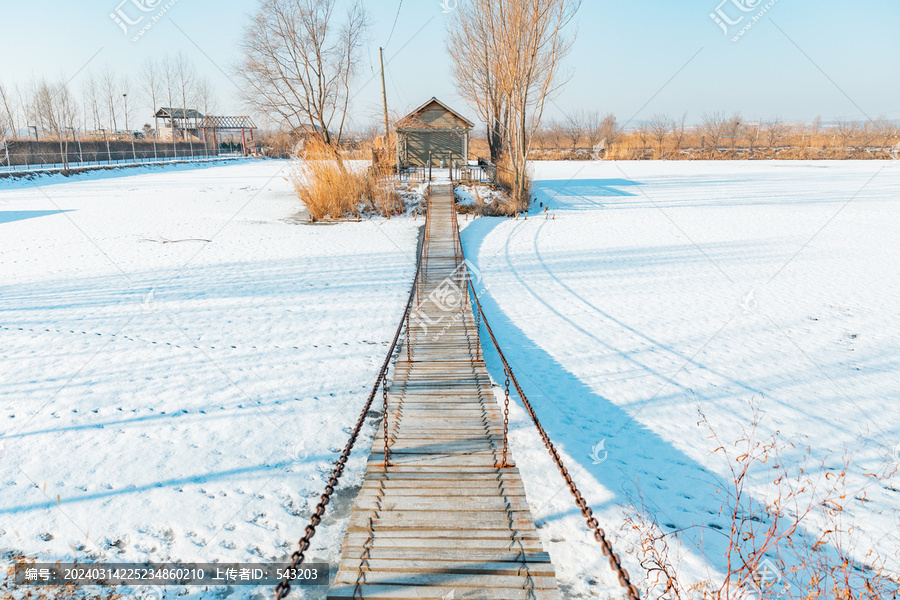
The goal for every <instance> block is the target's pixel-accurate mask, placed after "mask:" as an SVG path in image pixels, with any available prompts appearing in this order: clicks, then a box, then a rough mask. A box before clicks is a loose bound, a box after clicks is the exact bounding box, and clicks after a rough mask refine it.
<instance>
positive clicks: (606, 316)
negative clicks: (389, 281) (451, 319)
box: [461, 162, 900, 598]
mask: <svg viewBox="0 0 900 600" xmlns="http://www.w3.org/2000/svg"><path fill="white" fill-rule="evenodd" d="M534 170H535V173H534V175H535V177H534V178H535V180H536V191H537V202H542V203H543V204H544V205H545V206H549V213H550V214H555V220H545V218H544V216H543V214H537V213H538V212H539V211H541V210H543V209H542V208H541V207H540V206H539V205H538V204H537V203H536V205H535V209H534V210H533V213H532V216H531V217H530V218H529V219H528V220H523V219H522V218H520V219H519V220H518V221H514V220H509V219H489V218H483V219H476V220H475V221H474V222H473V221H469V222H468V224H466V223H465V222H463V221H462V220H461V225H466V228H465V230H464V231H463V234H462V238H463V242H464V246H465V250H466V257H467V258H468V259H469V260H470V261H473V262H474V263H475V265H477V267H478V268H479V269H480V270H481V272H482V274H483V276H484V284H485V285H486V286H487V287H488V292H487V293H486V294H485V296H484V299H483V300H482V302H483V303H484V305H485V309H486V310H487V311H488V317H489V318H490V320H491V321H492V325H493V326H494V328H495V330H497V332H498V337H499V338H500V340H501V344H503V345H504V351H505V352H507V354H508V358H509V359H510V360H511V362H512V363H513V368H514V369H516V370H517V372H518V373H520V376H519V377H520V380H521V382H522V384H523V386H524V388H525V391H526V393H527V394H528V395H529V397H530V398H531V400H532V403H533V404H535V407H536V410H537V411H538V413H539V415H540V416H541V417H542V419H543V421H544V423H545V426H546V427H547V428H548V430H549V433H550V435H551V437H552V438H553V439H554V440H555V441H556V442H557V443H558V444H559V446H560V447H561V448H562V450H563V451H564V455H565V457H566V458H567V462H568V466H569V470H570V471H571V472H572V473H573V476H574V477H575V479H576V481H577V483H578V484H579V486H580V487H581V490H582V492H583V493H584V494H585V496H586V497H587V499H588V500H589V503H590V504H591V506H593V507H594V509H595V510H596V511H597V515H598V519H599V520H600V522H601V525H602V526H603V527H604V528H605V529H606V531H607V532H608V533H609V534H616V533H617V532H619V530H620V528H621V527H623V526H624V525H625V521H624V520H623V516H622V508H623V507H624V506H628V505H630V504H631V503H637V504H640V503H643V504H644V505H646V507H647V509H648V510H649V511H651V512H652V513H653V514H654V515H655V516H656V517H657V518H658V519H659V521H660V523H661V524H662V525H663V526H664V528H666V530H672V529H677V528H686V527H692V526H701V527H703V528H704V529H703V530H702V531H703V536H704V537H703V544H704V545H705V546H706V548H707V556H706V557H705V558H704V557H703V556H701V555H700V553H699V552H696V551H694V552H693V553H691V554H690V555H689V556H687V557H686V559H685V563H684V565H682V567H683V569H684V570H685V573H686V574H687V575H688V576H689V577H690V578H692V579H694V580H701V579H705V578H707V577H709V575H710V574H709V573H708V572H707V567H706V564H705V563H706V560H708V561H709V563H710V565H711V567H712V568H713V571H714V570H715V568H717V567H720V566H721V561H720V559H719V558H718V557H719V556H721V551H722V550H723V544H722V542H721V539H720V538H721V537H722V536H721V535H720V534H717V533H716V531H715V530H716V529H717V528H724V530H725V531H726V532H727V531H728V529H729V527H730V524H729V522H728V519H727V515H724V514H720V513H719V511H720V509H721V507H722V500H723V499H722V498H721V494H719V495H718V496H714V495H713V493H714V492H715V490H716V489H717V488H719V487H720V486H722V485H723V484H726V483H727V481H728V480H729V474H728V472H727V465H726V464H725V463H724V462H723V459H722V457H721V454H715V455H714V454H712V452H713V450H714V449H715V448H716V444H715V442H714V441H713V440H710V439H708V436H709V431H708V430H707V429H706V428H705V427H704V426H703V425H702V424H701V423H700V421H701V416H700V411H702V414H703V415H705V416H706V418H707V419H708V420H709V422H710V424H711V425H712V427H713V428H714V430H715V431H716V433H717V434H718V435H719V436H720V438H721V439H722V440H726V441H728V442H733V441H736V440H738V439H739V438H740V437H741V435H742V431H743V430H744V429H746V428H748V427H749V425H750V420H751V417H752V413H751V409H750V406H749V401H750V400H751V399H753V400H754V401H756V402H758V404H759V405H760V408H761V410H762V411H763V413H764V415H763V418H762V421H761V423H760V427H761V432H762V433H764V434H768V433H774V432H775V431H780V432H781V435H782V436H784V437H787V438H790V439H793V440H795V441H796V442H797V447H796V448H795V449H794V450H793V451H792V453H791V454H790V455H789V456H787V457H786V458H787V459H788V460H792V461H794V462H799V461H800V460H801V459H802V457H803V455H804V454H805V452H806V447H807V446H808V447H809V448H810V452H811V455H812V457H813V459H814V461H818V460H822V461H825V464H826V465H827V466H829V467H833V466H836V465H838V464H839V463H840V459H841V457H843V456H844V455H846V454H852V456H853V459H852V463H851V473H850V475H849V476H848V487H849V489H850V490H853V491H859V490H864V494H863V493H862V492H860V493H857V494H855V495H853V494H851V497H850V498H848V499H847V501H846V506H845V510H844V513H843V515H844V519H845V521H846V523H847V524H848V525H855V526H858V527H859V528H860V530H861V533H860V535H861V541H860V543H859V548H864V547H865V545H866V543H871V544H872V545H874V546H875V547H876V548H878V550H879V551H880V552H881V553H882V555H883V556H885V557H886V558H888V559H889V564H890V566H891V567H892V568H893V569H894V572H896V571H897V570H898V568H900V556H898V554H897V553H898V548H900V517H898V512H897V509H898V506H900V492H898V491H897V490H898V489H900V486H898V485H897V483H896V481H895V482H894V483H893V487H891V484H889V483H877V482H874V483H873V482H872V481H871V480H870V478H867V477H866V476H865V474H866V473H871V472H875V471H877V470H879V469H880V468H883V467H885V466H888V467H889V466H890V465H891V464H892V461H898V462H897V463H896V464H900V451H898V450H900V449H898V444H900V411H898V409H897V406H898V401H900V377H898V367H900V364H898V363H900V319H898V318H897V313H898V301H897V298H898V297H900V272H898V269H897V263H898V257H900V204H898V195H897V190H898V189H900V163H898V162H834V163H821V162H817V163H812V162H786V163H778V162H752V163H750V162H748V163H739V162H722V163H711V162H706V163H703V162H678V163H669V162H646V163H642V162H624V163H607V162H603V163H535V164H534ZM488 356H489V358H490V354H488ZM489 366H490V368H491V373H492V375H493V376H494V379H495V380H497V379H500V378H501V377H502V369H501V368H500V367H499V365H498V363H497V361H493V362H492V363H490V364H489ZM515 416H516V420H515V430H514V431H515V433H514V439H515V442H514V445H513V451H514V453H515V455H516V460H517V462H518V464H519V466H520V468H521V469H522V471H523V476H524V477H525V478H526V485H527V487H528V492H529V501H530V503H531V505H532V508H533V510H534V512H535V517H536V518H537V519H538V520H539V521H540V522H542V525H541V527H542V532H543V535H544V537H545V544H546V546H548V547H549V551H550V553H551V555H552V557H553V559H554V563H555V565H556V568H557V572H558V575H559V577H560V583H561V585H562V586H563V587H564V588H565V589H566V590H567V592H566V593H565V594H564V595H565V596H566V597H572V598H578V597H605V594H607V593H609V594H617V593H618V585H617V583H616V582H615V579H614V578H613V576H612V574H611V572H610V570H609V567H608V566H607V564H606V561H605V560H604V559H603V557H602V556H601V554H600V551H599V545H598V544H596V543H595V542H593V540H592V539H591V538H589V536H588V534H587V533H586V528H585V526H584V520H583V518H582V517H581V515H580V514H579V513H578V511H577V509H576V507H575V504H574V503H573V501H572V498H571V496H570V494H569V492H568V490H567V489H565V488H564V487H563V481H562V478H561V477H560V476H559V475H558V474H557V473H556V472H555V468H554V467H553V465H552V463H551V461H550V458H549V457H548V456H547V452H546V450H545V449H544V448H543V446H542V445H541V444H540V443H539V441H538V438H537V435H536V434H535V433H534V430H533V427H532V426H531V425H530V422H528V421H526V419H527V416H526V415H525V413H524V411H522V410H517V411H516V415H515ZM601 442H602V446H601ZM773 479H774V477H771V476H770V474H769V473H767V472H765V471H755V472H754V473H753V477H752V480H751V481H752V486H751V491H752V493H753V494H754V497H755V498H757V499H759V500H761V501H762V500H770V499H771V498H770V497H769V496H768V494H770V493H771V491H772V487H771V484H772V480H773ZM808 525H809V524H808ZM813 525H814V524H813ZM813 529H815V527H813ZM692 531H693V532H694V533H691V532H692ZM698 531H699V530H697V529H693V530H689V532H688V537H689V538H690V537H693V538H697V537H698V534H697V532H698ZM635 541H636V538H635V537H634V536H633V535H631V534H626V535H625V537H624V538H623V539H621V540H620V541H619V542H618V543H617V550H618V551H619V552H625V551H627V550H633V549H634V546H633V543H634V542H635ZM696 541H698V542H699V540H696ZM591 557H593V558H591ZM854 558H855V559H857V560H860V561H864V560H865V559H866V557H865V556H862V555H856V556H854ZM625 561H626V564H627V566H628V568H629V571H631V573H632V574H633V575H635V576H638V575H639V574H640V572H641V569H640V567H639V566H638V563H637V560H636V559H635V558H634V557H633V556H632V557H627V558H626V559H625ZM636 578H637V579H640V577H636Z"/></svg>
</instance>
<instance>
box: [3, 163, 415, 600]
mask: <svg viewBox="0 0 900 600" xmlns="http://www.w3.org/2000/svg"><path fill="white" fill-rule="evenodd" d="M287 164H288V163H287V162H282V161H253V162H244V163H242V164H238V165H234V164H232V165H229V166H218V167H204V168H188V167H184V166H181V167H178V168H176V169H171V168H170V169H166V170H159V169H131V170H127V171H118V172H106V173H102V174H99V173H95V174H86V175H79V176H77V177H75V178H73V179H66V178H63V177H61V176H53V177H48V178H42V179H40V180H38V181H39V183H38V185H39V186H40V187H35V186H34V185H33V184H25V185H23V182H21V181H19V182H11V183H10V185H7V184H6V183H5V182H4V183H0V230H2V239H3V244H2V248H0V281H2V284H0V339H2V340H3V343H2V349H0V357H2V360H0V389H2V394H0V418H2V420H3V427H2V440H3V442H4V446H3V447H4V450H5V455H4V457H3V460H2V466H0V486H2V493H0V549H5V550H18V551H24V552H28V553H41V554H42V556H43V557H46V558H48V559H50V560H57V559H66V558H68V559H72V558H75V557H78V558H81V559H84V558H90V557H93V558H96V559H98V560H106V561H114V562H127V561H144V560H152V561H162V560H179V561H183V562H188V561H196V562H208V561H212V560H218V561H232V562H262V561H269V560H273V559H283V558H285V557H286V556H287V555H288V554H290V552H292V551H293V550H294V548H295V547H296V542H297V540H298V539H299V538H300V536H301V535H302V533H303V529H304V528H305V527H306V525H307V523H308V517H309V515H310V514H311V512H312V509H313V508H314V507H315V503H316V502H317V501H318V497H319V495H320V494H321V493H322V490H323V488H324V486H325V480H326V479H327V476H326V475H327V474H328V473H330V471H331V468H332V463H333V462H334V460H335V459H336V458H337V455H338V454H337V453H338V452H339V451H340V450H341V449H342V448H343V446H344V444H345V443H346V439H347V433H346V432H347V431H348V428H349V427H351V426H352V425H353V424H354V423H355V421H356V419H357V416H358V414H359V411H360V410H361V409H362V406H363V405H364V403H365V399H366V397H367V395H368V391H369V388H370V387H371V385H372V383H373V381H374V378H375V376H376V373H377V370H378V367H379V366H380V364H381V362H382V361H383V360H384V354H385V352H386V350H387V344H388V342H389V340H390V339H391V338H392V337H393V333H394V330H395V328H396V323H397V321H398V320H399V317H400V314H401V312H402V309H403V305H404V303H405V299H406V296H407V294H408V289H409V284H410V280H411V279H412V276H413V272H414V269H415V263H414V260H415V247H416V240H417V236H418V227H419V226H421V224H422V221H421V219H420V220H418V222H416V221H414V220H413V219H411V218H404V219H392V220H384V219H372V220H369V221H363V222H361V223H341V224H336V225H306V224H303V223H302V221H303V220H304V219H300V220H299V221H300V222H297V221H295V220H294V218H293V216H294V214H295V213H296V212H297V211H298V208H299V207H298V202H297V200H296V198H295V197H293V196H292V192H291V189H290V184H289V183H288V182H287V181H285V180H284V176H285V175H286V171H285V167H286V166H287ZM61 211H62V212H61ZM194 238H197V239H209V240H212V242H210V243H206V242H202V241H178V242H175V241H173V242H170V243H162V242H161V240H163V239H165V240H187V239H194ZM373 423H374V419H373V420H370V422H369V423H367V428H366V434H367V435H369V436H370V437H369V438H368V439H365V438H364V439H360V440H359V442H358V447H357V452H356V453H355V454H354V457H353V459H352V460H351V462H350V465H349V467H348V469H347V473H346V474H345V476H344V478H343V480H342V484H341V488H340V491H339V493H338V497H337V499H336V501H335V504H336V505H337V507H338V509H339V510H338V512H337V513H333V512H331V511H332V510H333V509H334V508H335V507H334V506H332V507H330V511H329V515H331V516H329V517H327V518H326V520H325V524H324V525H323V526H322V527H321V528H320V531H319V533H318V534H317V535H316V537H315V540H314V544H313V549H312V551H311V556H312V557H313V558H324V559H327V560H330V562H331V563H332V564H335V563H336V559H337V556H338V551H339V545H340V540H341V537H342V534H343V532H342V529H341V525H340V521H338V525H337V526H336V525H335V522H336V517H335V516H333V515H335V514H337V515H338V517H339V516H340V513H341V507H342V506H343V507H344V508H343V510H344V512H345V513H346V512H347V511H348V509H349V504H350V502H352V500H353V499H354V498H355V496H356V489H357V488H356V487H354V486H358V485H359V484H360V481H361V477H362V472H363V469H364V457H365V455H366V453H367V450H368V445H370V444H371V441H370V439H371V435H372V433H373V432H374V428H373ZM57 498H59V501H57ZM343 526H344V527H346V524H344V525H343ZM51 536H52V538H51ZM119 540H121V541H122V543H121V544H120V545H121V548H118V547H113V546H112V545H113V544H116V543H117V542H118V541H119ZM75 549H77V551H76V550H75ZM190 590H191V595H190V596H188V597H193V598H196V597H200V591H199V590H198V588H190ZM256 592H257V590H253V589H252V588H235V590H234V593H233V594H232V596H231V597H232V598H241V597H245V596H246V597H249V595H250V594H251V593H256ZM173 593H174V592H173ZM204 597H209V595H205V596H204ZM267 597H268V596H267Z"/></svg>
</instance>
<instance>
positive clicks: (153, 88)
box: [139, 57, 163, 139]
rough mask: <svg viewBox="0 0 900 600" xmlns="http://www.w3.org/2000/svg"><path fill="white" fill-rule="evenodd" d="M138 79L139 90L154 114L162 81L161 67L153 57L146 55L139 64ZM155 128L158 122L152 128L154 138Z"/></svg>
mask: <svg viewBox="0 0 900 600" xmlns="http://www.w3.org/2000/svg"><path fill="white" fill-rule="evenodd" d="M139 79H140V87H141V92H142V93H143V94H144V98H146V99H148V100H150V104H151V108H152V109H153V114H156V111H157V110H159V108H160V106H159V100H160V99H161V97H162V89H163V87H162V83H163V82H162V73H161V68H160V67H159V65H158V64H157V63H156V61H155V60H153V58H150V57H148V58H147V59H146V60H145V61H144V64H143V65H142V66H141V72H140V75H139ZM155 121H156V117H154V122H155ZM157 129H159V123H155V127H154V128H153V137H154V139H155V138H156V130H157Z"/></svg>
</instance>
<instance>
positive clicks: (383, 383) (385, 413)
mask: <svg viewBox="0 0 900 600" xmlns="http://www.w3.org/2000/svg"><path fill="white" fill-rule="evenodd" d="M381 395H382V397H383V398H384V409H383V412H382V413H381V414H382V416H383V418H384V468H385V470H387V468H388V466H389V459H388V452H389V450H388V398H387V377H385V378H384V379H382V380H381Z"/></svg>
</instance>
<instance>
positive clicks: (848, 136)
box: [836, 118, 860, 149]
mask: <svg viewBox="0 0 900 600" xmlns="http://www.w3.org/2000/svg"><path fill="white" fill-rule="evenodd" d="M836 129H837V131H836V134H837V137H839V138H841V147H842V149H846V148H848V147H850V146H851V145H852V144H853V142H854V140H855V139H856V136H857V135H858V134H859V129H860V125H859V123H858V122H857V121H854V120H852V119H843V118H841V119H838V121H837V128H836Z"/></svg>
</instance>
